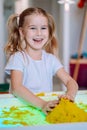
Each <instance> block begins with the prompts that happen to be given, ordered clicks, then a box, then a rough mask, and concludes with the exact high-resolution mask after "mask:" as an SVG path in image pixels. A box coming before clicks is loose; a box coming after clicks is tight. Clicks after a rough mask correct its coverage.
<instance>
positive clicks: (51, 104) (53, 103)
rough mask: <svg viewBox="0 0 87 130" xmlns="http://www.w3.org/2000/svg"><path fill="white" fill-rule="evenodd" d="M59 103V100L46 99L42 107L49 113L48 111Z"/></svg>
mask: <svg viewBox="0 0 87 130" xmlns="http://www.w3.org/2000/svg"><path fill="white" fill-rule="evenodd" d="M58 103H59V101H58V100H52V101H46V102H45V103H44V105H43V107H42V111H43V112H44V113H45V114H46V115H47V114H48V112H50V111H52V109H53V108H54V107H55V106H56V105H57V104H58Z"/></svg>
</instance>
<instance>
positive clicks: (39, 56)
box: [26, 50, 42, 60]
mask: <svg viewBox="0 0 87 130" xmlns="http://www.w3.org/2000/svg"><path fill="white" fill-rule="evenodd" d="M26 52H27V53H28V55H29V56H30V57H31V58H32V59H34V60H41V59H42V50H39V51H38V50H33V51H31V50H26Z"/></svg>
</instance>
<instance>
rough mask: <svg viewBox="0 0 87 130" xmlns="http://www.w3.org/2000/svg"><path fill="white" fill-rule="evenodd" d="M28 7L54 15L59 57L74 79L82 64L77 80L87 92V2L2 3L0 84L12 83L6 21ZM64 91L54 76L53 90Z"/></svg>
mask: <svg viewBox="0 0 87 130" xmlns="http://www.w3.org/2000/svg"><path fill="white" fill-rule="evenodd" d="M27 7H41V8H43V9H45V10H46V11H47V12H49V13H50V14H52V15H53V17H54V20H55V24H56V36H57V39H58V42H59V44H58V46H59V58H60V60H61V62H62V64H63V65H64V68H65V69H66V71H67V72H69V73H70V75H71V76H72V77H73V73H74V70H75V66H76V64H79V65H80V66H79V67H78V71H77V77H76V81H77V82H78V84H79V86H80V88H79V89H87V28H86V25H87V21H86V20H87V12H86V8H87V0H0V84H5V83H9V78H8V77H7V76H6V75H5V73H4V67H5V65H6V56H5V52H4V46H5V44H6V42H7V37H8V34H7V27H6V23H7V19H8V17H9V16H10V15H11V14H13V13H17V14H20V13H21V11H23V10H24V9H26V8H27ZM79 48H80V49H79ZM78 54H80V60H79V62H78ZM64 89H65V87H64V85H62V83H61V81H60V80H58V79H57V78H56V77H54V91H56V90H64Z"/></svg>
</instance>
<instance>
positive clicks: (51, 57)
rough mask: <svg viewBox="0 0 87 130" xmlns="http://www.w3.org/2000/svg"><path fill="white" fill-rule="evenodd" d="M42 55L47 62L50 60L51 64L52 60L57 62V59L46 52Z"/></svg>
mask: <svg viewBox="0 0 87 130" xmlns="http://www.w3.org/2000/svg"><path fill="white" fill-rule="evenodd" d="M43 55H44V57H45V58H46V59H47V60H51V62H52V60H58V58H57V57H56V56H55V55H53V54H51V53H48V52H46V51H43Z"/></svg>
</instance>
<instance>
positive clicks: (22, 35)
mask: <svg viewBox="0 0 87 130" xmlns="http://www.w3.org/2000/svg"><path fill="white" fill-rule="evenodd" d="M19 34H20V37H22V38H24V34H23V28H22V27H20V28H19Z"/></svg>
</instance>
